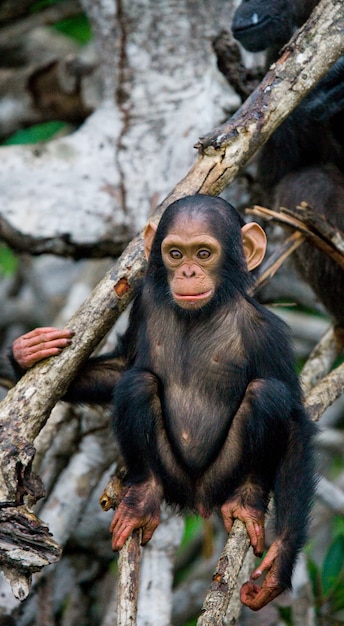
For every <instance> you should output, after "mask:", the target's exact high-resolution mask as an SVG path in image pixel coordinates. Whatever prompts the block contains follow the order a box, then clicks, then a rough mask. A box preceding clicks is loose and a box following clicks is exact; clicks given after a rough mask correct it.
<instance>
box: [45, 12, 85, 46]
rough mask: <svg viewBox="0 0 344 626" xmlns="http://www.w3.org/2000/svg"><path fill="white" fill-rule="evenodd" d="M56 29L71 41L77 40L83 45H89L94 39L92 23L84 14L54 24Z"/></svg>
mask: <svg viewBox="0 0 344 626" xmlns="http://www.w3.org/2000/svg"><path fill="white" fill-rule="evenodd" d="M54 29H55V30H57V31H59V32H60V33H63V34H64V35H66V36H67V37H70V38H71V39H75V41H77V42H78V43H80V44H81V45H84V44H86V43H88V42H89V41H90V40H91V39H92V31H91V26H90V23H89V21H88V19H87V17H86V15H84V14H83V13H80V15H75V16H73V17H68V18H66V19H65V20H61V21H60V22H57V23H56V24H54Z"/></svg>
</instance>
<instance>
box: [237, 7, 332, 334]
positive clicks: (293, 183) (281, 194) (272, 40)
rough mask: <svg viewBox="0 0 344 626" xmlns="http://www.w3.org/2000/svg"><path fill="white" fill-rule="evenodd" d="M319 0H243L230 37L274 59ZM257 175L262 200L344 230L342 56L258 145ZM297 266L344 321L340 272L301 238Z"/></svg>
mask: <svg viewBox="0 0 344 626" xmlns="http://www.w3.org/2000/svg"><path fill="white" fill-rule="evenodd" d="M317 3H318V0H316V1H315V0H309V1H304V0H292V1H287V2H286V0H269V1H268V0H246V1H243V2H242V3H241V4H240V5H239V7H238V8H237V10H236V12H235V15H234V18H233V24H232V30H233V34H234V36H235V37H236V38H237V39H238V40H239V41H240V42H241V43H242V45H243V46H244V47H245V48H247V50H250V51H254V52H256V51H258V50H264V49H266V48H269V60H270V61H271V60H274V59H275V58H276V56H277V53H278V50H279V49H280V47H281V46H282V45H283V44H285V43H286V42H287V41H288V39H289V37H290V36H291V35H292V33H293V30H294V29H295V28H297V27H298V26H300V25H301V24H302V23H303V21H305V20H306V19H307V18H308V17H309V15H310V13H311V11H312V9H313V8H314V6H315V5H316V4H317ZM258 179H259V182H260V184H261V187H262V188H263V190H264V196H265V197H264V202H265V203H266V204H268V205H272V206H273V207H274V208H277V209H278V208H279V207H281V206H283V207H287V208H290V209H293V208H294V207H295V206H297V205H299V204H301V202H302V201H305V202H307V203H308V204H310V205H311V206H312V207H313V208H314V209H315V210H317V211H318V212H319V213H321V214H323V215H324V216H325V217H326V218H327V219H328V220H329V222H331V223H332V224H333V225H334V226H337V227H338V228H340V229H341V230H342V231H344V209H343V207H344V57H341V58H340V59H339V60H338V61H337V63H336V64H335V65H334V66H333V67H332V68H331V70H330V71H329V72H328V74H327V75H326V76H325V77H324V78H323V79H322V80H321V81H320V82H319V83H318V85H317V86H316V87H315V88H314V89H313V90H312V91H311V93H310V94H308V96H307V97H306V98H305V99H304V100H303V102H302V103H301V104H300V105H299V106H298V107H297V108H296V109H295V111H293V112H292V113H291V115H290V116H289V117H288V118H287V120H286V121H285V122H284V123H283V124H281V126H280V127H279V128H278V129H277V130H276V131H275V133H274V134H273V135H272V137H271V138H270V139H269V141H268V142H267V143H266V144H265V146H264V147H263V149H262V150H261V153H260V156H259V162H258ZM295 259H296V266H297V269H298V271H299V272H300V274H301V275H302V276H303V278H304V279H305V280H306V281H307V282H308V283H309V284H310V285H311V287H312V288H313V290H314V292H315V293H316V294H317V296H318V298H319V300H320V301H321V302H322V303H323V304H324V306H325V307H326V309H327V310H328V312H329V313H330V315H331V316H332V317H333V318H334V320H335V321H336V323H337V324H338V325H339V326H340V327H341V328H343V327H344V298H343V293H344V271H343V270H342V269H340V267H339V266H338V264H337V263H335V262H334V261H331V260H330V259H329V258H328V257H326V256H325V255H324V254H323V253H322V252H320V251H319V250H317V249H316V248H314V247H313V246H311V245H310V244H308V243H304V244H303V245H302V246H301V247H300V248H299V249H298V250H297V251H296V252H295Z"/></svg>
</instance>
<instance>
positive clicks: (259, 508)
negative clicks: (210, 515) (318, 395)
mask: <svg viewBox="0 0 344 626" xmlns="http://www.w3.org/2000/svg"><path fill="white" fill-rule="evenodd" d="M289 401H290V394H289V391H288V389H287V387H286V386H285V385H284V384H283V383H281V382H280V381H277V380H272V379H270V380H255V381H253V382H252V383H250V384H249V386H248V387H247V390H246V393H245V397H244V399H243V401H242V403H241V405H240V407H239V409H238V411H237V413H236V415H235V416H234V419H233V421H232V424H231V427H230V429H229V432H228V436H227V439H226V441H225V443H224V445H223V447H222V450H221V452H220V454H219V456H218V457H217V459H216V461H215V462H214V463H213V464H212V466H211V467H210V468H209V470H208V471H207V472H206V474H205V475H204V476H203V478H202V484H201V487H200V490H199V492H198V497H199V502H200V509H201V508H202V506H205V509H207V507H209V509H210V510H211V509H212V508H213V507H214V506H216V504H217V505H219V504H222V506H221V512H222V516H223V520H224V524H225V527H226V529H227V531H228V532H229V531H230V530H231V528H232V525H233V522H234V519H241V520H242V521H243V522H245V524H246V527H247V531H248V533H249V536H250V540H251V544H252V547H253V549H254V552H255V554H256V555H261V554H262V552H263V551H264V515H265V512H266V508H267V504H268V498H269V492H270V490H271V489H272V487H273V479H274V476H275V474H276V468H277V465H278V463H279V461H280V459H281V457H282V456H283V454H284V451H285V442H286V441H287V437H288V430H289V428H290V415H289V413H290V411H289V406H290V403H289ZM201 512H202V510H201Z"/></svg>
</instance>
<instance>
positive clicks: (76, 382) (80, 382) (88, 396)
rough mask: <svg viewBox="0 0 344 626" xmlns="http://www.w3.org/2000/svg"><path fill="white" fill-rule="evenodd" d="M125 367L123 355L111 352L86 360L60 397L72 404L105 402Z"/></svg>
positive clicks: (110, 399)
mask: <svg viewBox="0 0 344 626" xmlns="http://www.w3.org/2000/svg"><path fill="white" fill-rule="evenodd" d="M124 367H125V360H124V358H123V357H121V356H119V357H116V356H114V355H113V353H110V354H108V355H103V356H99V357H94V358H91V359H89V360H88V361H86V363H85V364H84V365H83V366H82V367H81V369H80V371H79V372H78V374H77V375H76V377H75V378H74V379H73V380H72V382H71V384H70V385H69V387H68V390H67V392H66V393H65V395H64V396H63V397H62V398H61V400H64V401H65V402H72V403H74V404H80V403H84V404H107V403H109V402H111V401H112V395H113V390H114V387H115V385H116V384H117V382H118V380H119V379H120V376H121V374H122V372H123V369H124Z"/></svg>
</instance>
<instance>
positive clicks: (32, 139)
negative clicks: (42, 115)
mask: <svg viewBox="0 0 344 626" xmlns="http://www.w3.org/2000/svg"><path fill="white" fill-rule="evenodd" d="M65 126H66V125H65V123H64V122H58V121H54V122H43V123H42V124H35V125H34V126H30V127H29V128H23V129H22V130H17V132H15V133H13V135H11V136H10V137H8V138H7V139H6V140H5V141H4V142H3V145H4V146H14V145H18V144H29V143H39V142H41V141H49V139H51V138H52V137H53V136H54V135H56V133H58V132H59V131H60V130H62V128H64V127H65Z"/></svg>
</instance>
